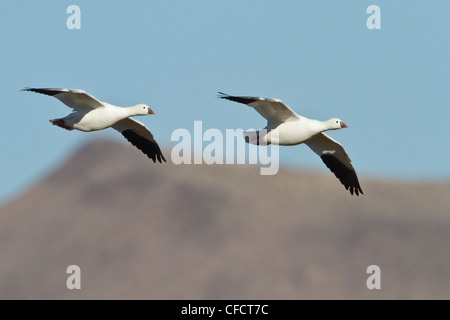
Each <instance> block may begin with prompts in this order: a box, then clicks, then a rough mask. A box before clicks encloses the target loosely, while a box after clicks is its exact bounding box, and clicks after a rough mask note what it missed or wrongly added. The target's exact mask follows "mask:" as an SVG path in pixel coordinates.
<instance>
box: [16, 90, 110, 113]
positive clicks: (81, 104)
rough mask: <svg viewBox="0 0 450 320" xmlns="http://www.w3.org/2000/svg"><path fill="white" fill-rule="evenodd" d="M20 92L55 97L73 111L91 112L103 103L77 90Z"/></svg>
mask: <svg viewBox="0 0 450 320" xmlns="http://www.w3.org/2000/svg"><path fill="white" fill-rule="evenodd" d="M22 91H31V92H36V93H41V94H46V95H48V96H52V97H55V98H56V99H58V100H59V101H61V102H62V103H64V104H65V105H66V106H68V107H70V108H72V109H74V110H80V109H87V110H92V109H95V108H98V107H102V106H103V103H102V102H101V101H99V100H98V99H97V98H95V97H94V96H92V95H90V94H89V93H87V92H86V91H83V90H77V89H55V88H41V89H38V88H25V89H22Z"/></svg>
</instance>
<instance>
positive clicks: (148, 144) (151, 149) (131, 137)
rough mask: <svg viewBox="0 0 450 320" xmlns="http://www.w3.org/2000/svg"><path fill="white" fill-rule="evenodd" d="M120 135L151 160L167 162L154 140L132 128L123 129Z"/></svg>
mask: <svg viewBox="0 0 450 320" xmlns="http://www.w3.org/2000/svg"><path fill="white" fill-rule="evenodd" d="M122 135H123V136H124V137H125V139H127V140H128V141H129V142H130V143H131V144H132V145H133V146H135V147H136V148H138V149H139V150H141V151H142V153H144V154H145V155H146V156H147V157H148V158H150V159H151V160H153V162H154V163H156V162H157V161H158V162H159V163H162V161H164V162H167V161H166V158H164V155H163V153H162V151H161V148H160V147H159V145H158V144H157V143H156V142H153V141H149V140H147V139H145V138H143V137H141V136H140V135H138V134H137V133H135V132H134V131H133V130H124V131H122Z"/></svg>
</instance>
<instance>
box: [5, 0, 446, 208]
mask: <svg viewBox="0 0 450 320" xmlns="http://www.w3.org/2000/svg"><path fill="white" fill-rule="evenodd" d="M72 4H76V5H78V6H79V7H80V9H81V29H80V30H69V29H68V28H67V27H66V20H67V18H68V17H69V14H67V13H66V9H67V7H68V6H69V5H72ZM371 4H376V5H378V6H379V7H380V9H381V30H369V29H367V27H366V20H367V18H368V17H369V15H368V14H367V13H366V9H367V7H368V6H369V5H371ZM449 12H450V2H449V1H439V0H435V1H429V2H424V1H400V0H398V1H362V0H354V1H331V0H329V1H325V0H323V1H312V0H311V1H298V0H295V1H294V0H292V1H268V0H267V1H263V0H258V1H253V0H252V1H249V0H240V1H237V0H236V1H215V0H202V1H199V0H191V1H103V0H96V1H39V2H38V1H33V2H32V1H10V0H6V1H1V3H0V15H1V17H0V28H1V33H0V34H1V43H2V46H1V47H2V50H1V59H0V67H1V70H2V72H1V76H0V81H1V88H2V89H1V93H2V97H3V101H2V117H1V118H0V124H1V130H2V135H1V136H0V139H1V143H2V146H3V156H2V163H3V166H2V167H3V170H2V171H3V172H2V178H3V179H2V183H1V185H0V202H4V201H6V200H7V199H10V198H11V197H13V196H14V195H17V194H20V192H21V191H23V190H26V188H28V187H29V186H31V185H32V184H33V183H36V181H38V180H39V179H41V178H43V177H45V175H46V174H48V173H49V172H51V171H52V170H54V169H55V168H56V167H58V165H60V164H61V163H62V162H63V161H64V160H65V159H67V158H68V157H69V156H70V155H71V154H72V152H74V150H75V149H76V148H77V147H79V146H80V145H82V144H83V143H86V142H87V141H89V140H90V139H96V138H100V137H102V138H104V137H109V138H111V139H117V140H120V141H122V140H123V138H122V137H121V136H120V135H119V134H118V133H117V132H115V131H113V130H107V131H104V132H96V133H89V134H87V133H83V132H75V131H72V132H68V131H65V130H62V129H60V128H57V127H54V126H51V125H50V123H49V122H48V119H53V118H56V117H60V116H65V115H67V114H68V113H69V111H70V109H68V108H67V107H65V106H64V105H62V104H61V103H60V102H59V101H57V100H56V99H52V98H51V97H46V96H42V95H37V94H32V93H28V92H20V91H19V90H20V89H22V88H23V87H66V88H77V89H84V90H86V91H88V92H89V93H91V94H93V95H94V96H96V97H97V98H99V99H100V100H103V101H108V102H110V103H113V104H116V105H122V106H128V105H133V104H136V103H141V102H142V103H146V104H148V105H150V106H151V107H152V108H153V109H154V110H155V111H156V115H154V116H149V117H146V118H140V120H141V121H143V122H144V123H145V124H146V125H148V126H149V127H150V129H151V130H152V132H153V133H154V135H155V137H156V138H157V140H158V141H159V142H160V144H161V145H163V146H165V147H166V148H168V149H171V147H173V146H174V145H175V144H176V142H172V141H170V136H171V133H172V132H173V130H175V129H177V128H187V129H189V130H192V129H193V121H195V120H203V127H204V129H207V128H219V129H221V130H225V129H226V128H244V129H246V128H262V127H264V126H265V120H264V119H263V118H261V117H260V116H259V115H258V114H257V113H256V112H255V111H254V110H251V109H250V108H247V107H245V106H244V105H239V104H236V103H232V102H227V101H222V100H219V99H217V98H216V93H217V91H223V92H226V93H229V94H233V95H256V96H264V97H273V98H279V99H282V100H283V101H284V102H285V103H286V104H288V105H289V106H290V107H291V108H293V109H294V110H295V111H297V112H298V113H299V114H301V115H304V116H306V117H310V118H316V119H320V120H326V119H328V118H331V117H334V116H336V117H339V118H341V119H342V120H344V121H345V122H346V123H347V124H348V125H349V128H348V129H345V130H339V131H334V132H332V133H331V136H332V137H333V138H335V139H336V140H338V141H339V142H341V143H342V144H343V145H344V147H345V148H346V150H347V152H348V153H349V155H350V157H351V158H352V160H353V164H354V166H355V168H356V170H357V172H358V174H359V175H360V177H361V180H364V177H383V178H389V179H393V180H395V179H406V180H413V181H428V180H438V181H449V179H450V169H449V168H448V161H449V159H450V151H448V148H446V145H447V143H448V142H447V141H448V139H446V136H445V135H446V133H447V130H446V129H447V126H448V125H449V121H448V119H449V116H450V111H449V109H450V108H449V104H450V90H449V85H450V81H449V75H450V62H449V61H450V42H449V41H448V36H449V31H450V19H449V18H448V13H449ZM123 141H124V140H123ZM280 155H281V161H282V165H283V164H284V165H285V166H290V167H297V168H299V169H305V170H315V171H319V172H327V170H328V169H327V168H326V167H325V166H324V165H323V164H322V162H321V161H320V159H319V158H318V157H317V156H316V155H315V154H313V153H312V152H311V151H310V150H309V149H308V148H307V147H306V146H297V147H284V148H281V151H280ZM330 174H331V173H330Z"/></svg>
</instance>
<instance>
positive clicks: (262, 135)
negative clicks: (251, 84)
mask: <svg viewBox="0 0 450 320" xmlns="http://www.w3.org/2000/svg"><path fill="white" fill-rule="evenodd" d="M219 94H220V95H219V98H221V99H227V100H231V101H235V102H239V103H243V104H246V105H248V106H250V107H253V108H254V109H255V110H256V111H257V112H258V113H259V114H260V115H262V116H263V117H264V118H265V119H267V126H266V127H265V128H264V130H260V131H256V132H246V133H245V134H244V137H245V141H246V142H247V143H252V144H256V145H268V144H271V143H277V144H279V145H283V146H293V145H297V144H301V143H305V144H306V145H307V146H308V147H310V148H311V149H312V150H313V151H314V152H315V153H316V154H318V155H319V156H320V158H321V159H322V161H323V162H324V163H325V165H326V166H327V167H328V168H329V169H330V170H331V171H332V172H333V173H334V174H335V176H336V177H337V178H338V179H339V180H340V181H341V183H342V184H343V185H344V186H345V189H347V190H349V191H350V193H351V194H352V195H353V193H355V194H356V195H357V196H359V194H360V193H361V194H363V191H362V189H361V186H360V185H359V181H358V177H357V175H356V172H355V169H354V168H353V165H352V162H351V161H350V158H349V157H348V155H347V153H346V152H345V150H344V148H343V147H342V146H341V145H340V144H339V142H337V141H335V140H334V139H332V138H330V137H329V136H327V135H326V134H325V133H323V132H324V131H328V130H337V129H342V128H347V125H346V124H345V123H344V122H343V121H342V120H340V119H338V118H331V119H329V120H326V121H318V120H313V119H308V118H306V117H302V116H300V115H298V114H297V113H295V112H294V111H293V110H292V109H291V108H289V107H288V106H287V105H285V104H284V103H283V101H281V100H278V99H269V98H260V97H236V96H230V95H227V94H225V93H222V92H219ZM273 129H277V134H275V132H274V134H272V130H273Z"/></svg>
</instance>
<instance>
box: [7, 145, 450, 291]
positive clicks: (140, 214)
mask: <svg viewBox="0 0 450 320" xmlns="http://www.w3.org/2000/svg"><path fill="white" fill-rule="evenodd" d="M166 155H168V153H167V151H166ZM361 180H362V181H361V183H362V186H363V189H364V192H365V194H364V195H363V196H362V197H359V198H357V197H351V196H350V195H349V194H348V191H346V190H345V188H343V187H342V185H340V183H339V181H337V180H336V178H335V177H334V176H333V175H332V174H331V173H330V174H329V175H325V174H316V173H309V172H297V171H294V170H286V169H283V168H280V172H279V173H278V174H277V175H275V176H260V175H259V168H258V167H256V166H255V167H253V166H232V165H212V166H209V165H179V166H176V165H173V164H169V163H168V164H154V163H153V162H151V161H148V159H147V158H146V157H145V156H143V155H142V154H141V153H140V152H139V151H137V150H135V149H134V148H133V147H132V146H128V145H126V144H120V143H116V142H111V141H104V140H101V141H94V142H91V143H88V144H86V145H84V146H82V147H81V149H79V150H78V151H76V152H75V153H74V155H73V156H72V157H70V158H69V159H68V160H67V161H66V162H65V163H64V164H63V165H62V166H60V167H59V168H57V169H55V171H54V172H53V173H51V174H50V175H49V176H48V177H46V178H45V179H43V180H42V181H41V182H39V183H38V184H36V185H35V186H34V187H32V188H31V189H29V190H28V191H27V192H25V193H24V194H23V195H22V196H21V197H20V198H18V199H15V200H13V201H10V202H8V203H6V204H5V205H4V206H2V207H1V208H0V229H1V230H0V258H1V261H3V264H2V266H1V267H0V288H2V289H1V290H0V298H3V299H5V298H8V299H9V298H19V299H34V298H38V299H39V298H41V299H117V298H119V299H128V298H130V299H317V298H318V299H359V298H362V299H380V298H387V299H391V298H411V299H424V298H425V299H427V298H430V299H436V298H449V297H450V280H449V279H450V278H449V277H448V275H449V271H448V270H450V254H449V253H447V247H448V244H449V243H450V235H449V234H448V232H447V230H448V228H449V227H450V218H449V215H448V208H449V207H450V197H449V195H450V185H446V184H433V183H425V184H413V183H403V182H402V183H397V182H392V181H389V182H383V181H372V180H369V179H364V178H363V179H361ZM71 264H77V265H79V266H80V268H81V272H82V284H81V286H82V289H81V290H73V291H71V290H68V289H67V288H66V287H65V283H66V279H67V276H68V275H67V274H66V273H65V270H66V268H67V266H69V265H71ZM372 264H376V265H379V266H380V268H381V274H382V276H381V279H382V280H381V282H382V289H381V290H368V289H367V288H366V284H365V283H366V279H367V277H368V276H369V275H368V274H366V269H367V267H368V266H369V265H372Z"/></svg>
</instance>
